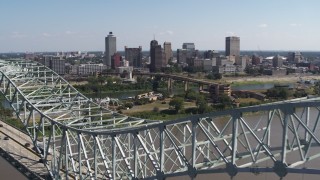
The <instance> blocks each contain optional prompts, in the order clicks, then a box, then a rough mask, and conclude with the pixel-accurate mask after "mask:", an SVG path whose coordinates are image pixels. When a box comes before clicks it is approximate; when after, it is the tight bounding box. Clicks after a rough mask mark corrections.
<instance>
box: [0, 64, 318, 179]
mask: <svg viewBox="0 0 320 180" xmlns="http://www.w3.org/2000/svg"><path fill="white" fill-rule="evenodd" d="M0 91H1V93H2V94H3V95H4V97H5V98H6V99H7V100H8V102H9V103H10V105H11V107H12V108H13V110H14V112H15V114H16V115H17V117H18V118H19V119H20V120H21V122H22V123H23V124H24V126H25V129H26V131H27V133H28V134H29V136H30V138H31V139H32V141H33V143H34V146H35V147H36V148H37V149H38V151H39V152H42V153H41V156H42V159H43V162H44V164H45V165H46V167H47V168H48V171H49V173H50V175H51V176H52V178H53V179H69V178H71V179H165V178H167V177H173V176H181V175H189V176H190V177H196V175H197V174H205V173H228V174H229V175H230V176H235V175H236V174H237V173H239V172H252V173H259V172H275V173H276V174H277V175H279V176H280V177H284V176H286V174H287V173H305V174H320V169H319V167H317V166H312V165H310V164H308V165H307V166H306V163H309V162H311V161H314V160H315V159H318V160H319V158H320V153H319V152H320V132H319V126H320V125H319V120H320V98H309V99H308V98H300V99H294V100H290V101H282V102H277V103H271V104H264V105H259V106H251V107H245V108H238V109H231V110H226V111H220V112H212V113H207V114H201V115H195V116H190V117H188V118H183V119H177V120H173V121H156V120H145V119H139V118H134V117H128V116H125V115H122V114H118V113H116V112H113V111H111V110H109V109H105V108H103V107H101V106H99V105H98V104H96V103H93V102H92V101H91V100H90V99H88V98H87V97H85V96H84V95H82V94H81V93H79V92H78V91H77V90H76V89H75V88H73V87H72V86H71V85H70V84H69V83H68V82H67V81H65V80H64V79H63V78H62V77H60V76H59V75H58V74H56V73H55V72H53V71H52V70H50V69H48V68H46V67H44V66H43V65H41V64H38V63H36V62H33V61H27V60H0ZM310 112H312V113H310ZM265 162H269V163H271V164H272V166H271V167H270V166H266V163H265Z"/></svg>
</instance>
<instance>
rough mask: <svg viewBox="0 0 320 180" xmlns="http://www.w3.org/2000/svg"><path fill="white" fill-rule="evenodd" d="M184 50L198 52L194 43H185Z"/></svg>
mask: <svg viewBox="0 0 320 180" xmlns="http://www.w3.org/2000/svg"><path fill="white" fill-rule="evenodd" d="M182 49H186V50H187V51H194V50H196V47H195V45H194V43H183V44H182Z"/></svg>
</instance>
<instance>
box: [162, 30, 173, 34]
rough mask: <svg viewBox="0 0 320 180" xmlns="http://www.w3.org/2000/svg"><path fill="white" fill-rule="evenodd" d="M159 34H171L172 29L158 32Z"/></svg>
mask: <svg viewBox="0 0 320 180" xmlns="http://www.w3.org/2000/svg"><path fill="white" fill-rule="evenodd" d="M159 35H173V31H171V30H167V31H164V32H160V33H159Z"/></svg>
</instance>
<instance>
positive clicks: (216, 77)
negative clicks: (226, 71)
mask: <svg viewBox="0 0 320 180" xmlns="http://www.w3.org/2000/svg"><path fill="white" fill-rule="evenodd" d="M213 76H214V79H221V78H222V74H221V73H216V74H214V75H213Z"/></svg>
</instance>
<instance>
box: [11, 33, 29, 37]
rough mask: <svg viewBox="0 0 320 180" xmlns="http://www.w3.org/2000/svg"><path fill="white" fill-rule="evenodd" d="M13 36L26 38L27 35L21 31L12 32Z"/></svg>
mask: <svg viewBox="0 0 320 180" xmlns="http://www.w3.org/2000/svg"><path fill="white" fill-rule="evenodd" d="M11 37H12V38H25V37H27V36H26V35H25V34H22V33H20V32H16V31H15V32H12V33H11Z"/></svg>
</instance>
